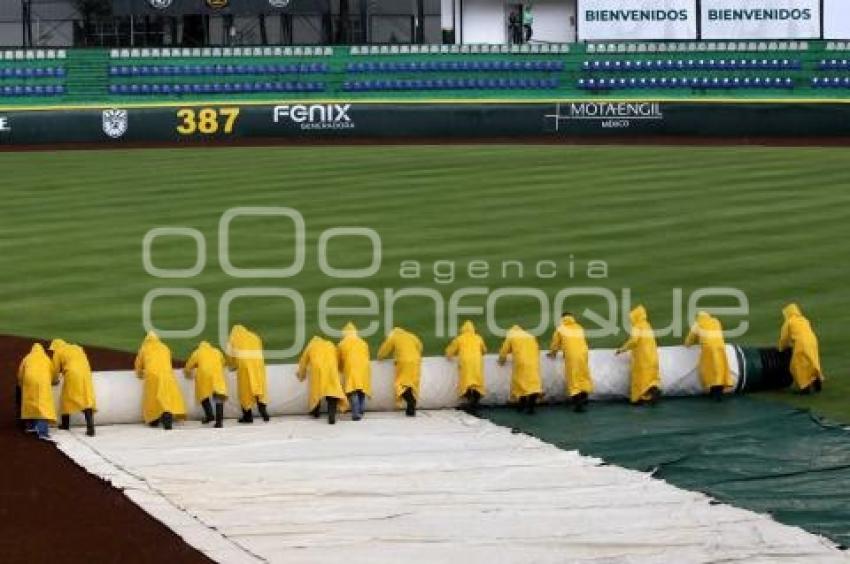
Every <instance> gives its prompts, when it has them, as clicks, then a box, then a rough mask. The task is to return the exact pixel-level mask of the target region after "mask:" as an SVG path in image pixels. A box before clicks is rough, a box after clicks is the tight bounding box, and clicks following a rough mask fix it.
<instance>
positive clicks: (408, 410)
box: [401, 388, 416, 417]
mask: <svg viewBox="0 0 850 564" xmlns="http://www.w3.org/2000/svg"><path fill="white" fill-rule="evenodd" d="M401 397H402V398H403V399H404V401H405V402H406V403H407V407H405V409H404V414H405V415H407V416H408V417H416V397H415V396H414V395H413V390H411V389H410V388H408V389H406V390H405V391H404V394H402V396H401Z"/></svg>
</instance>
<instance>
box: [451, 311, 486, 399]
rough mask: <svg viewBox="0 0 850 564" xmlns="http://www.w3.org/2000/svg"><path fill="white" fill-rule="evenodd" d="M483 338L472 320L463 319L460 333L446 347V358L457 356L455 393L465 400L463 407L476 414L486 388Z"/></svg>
mask: <svg viewBox="0 0 850 564" xmlns="http://www.w3.org/2000/svg"><path fill="white" fill-rule="evenodd" d="M486 352H487V347H486V346H485V345H484V339H482V338H481V335H479V334H478V333H476V332H475V325H473V324H472V321H464V323H463V326H462V327H461V329H460V335H458V336H457V337H455V338H454V339H453V340H452V342H451V343H449V346H448V347H446V359H447V360H449V361H451V360H452V359H453V358H455V357H457V359H458V363H457V372H458V379H457V393H458V396H459V397H462V398H464V399H465V400H466V406H465V407H464V409H465V410H466V412H467V413H469V414H470V415H478V407H479V403H480V401H481V398H482V397H483V396H484V394H485V393H487V392H486V389H485V387H484V353H486Z"/></svg>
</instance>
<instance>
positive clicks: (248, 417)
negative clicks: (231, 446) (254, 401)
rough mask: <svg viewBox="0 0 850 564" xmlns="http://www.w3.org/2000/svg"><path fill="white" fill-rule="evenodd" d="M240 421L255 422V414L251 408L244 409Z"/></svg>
mask: <svg viewBox="0 0 850 564" xmlns="http://www.w3.org/2000/svg"><path fill="white" fill-rule="evenodd" d="M237 421H238V422H239V423H253V422H254V414H253V412H252V411H251V410H250V409H243V410H242V417H240V418H239V419H238V420H237Z"/></svg>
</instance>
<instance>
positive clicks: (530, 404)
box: [525, 394, 537, 415]
mask: <svg viewBox="0 0 850 564" xmlns="http://www.w3.org/2000/svg"><path fill="white" fill-rule="evenodd" d="M536 403H537V394H531V395H530V396H528V399H527V401H526V404H525V412H526V413H527V414H528V415H534V406H535V404H536Z"/></svg>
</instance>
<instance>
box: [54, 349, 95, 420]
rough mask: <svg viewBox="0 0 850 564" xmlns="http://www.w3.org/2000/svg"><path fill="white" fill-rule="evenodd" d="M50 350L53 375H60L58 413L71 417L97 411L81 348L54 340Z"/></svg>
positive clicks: (87, 365)
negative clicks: (88, 410) (88, 411)
mask: <svg viewBox="0 0 850 564" xmlns="http://www.w3.org/2000/svg"><path fill="white" fill-rule="evenodd" d="M50 350H51V351H53V373H54V374H55V375H57V376H58V375H59V374H62V392H61V393H60V394H59V411H60V413H61V414H62V415H71V414H72V413H77V412H80V411H83V410H84V409H92V410H97V403H96V401H95V397H94V383H93V382H92V376H91V366H90V365H89V359H88V357H87V356H86V352H85V351H84V350H83V348H82V347H80V346H77V345H71V344H69V343H66V342H65V341H63V340H62V339H55V340H54V341H53V342H51V343H50Z"/></svg>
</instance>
